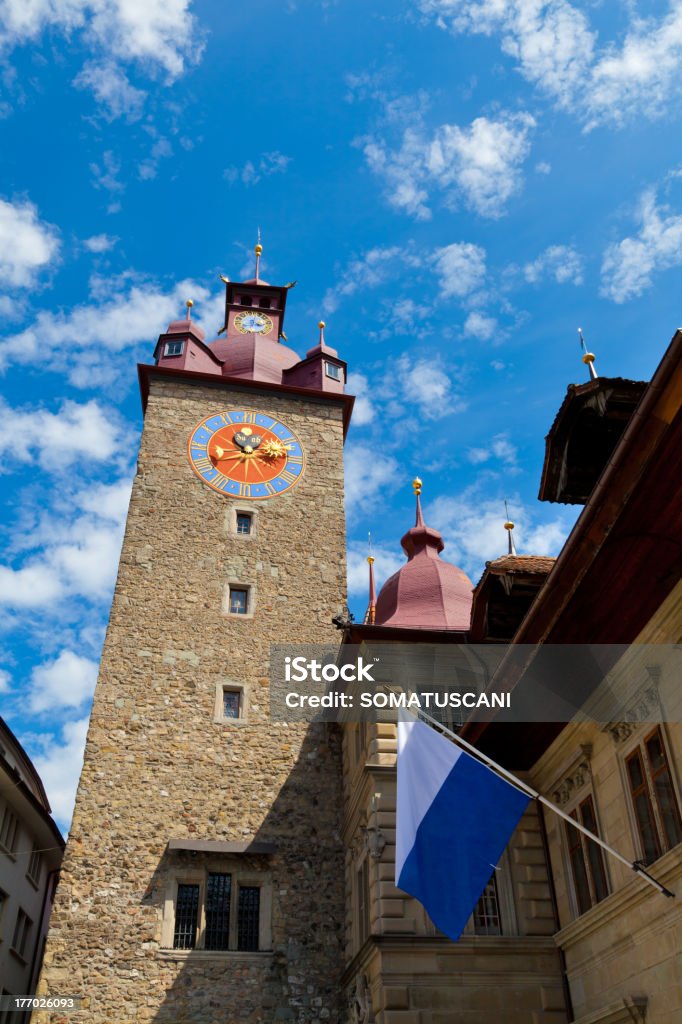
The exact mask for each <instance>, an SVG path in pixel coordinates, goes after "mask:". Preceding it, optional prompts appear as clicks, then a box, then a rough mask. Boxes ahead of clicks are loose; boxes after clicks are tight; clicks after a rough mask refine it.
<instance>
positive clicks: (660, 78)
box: [584, 0, 682, 128]
mask: <svg viewBox="0 0 682 1024" xmlns="http://www.w3.org/2000/svg"><path fill="white" fill-rule="evenodd" d="M681 70H682V2H680V0H672V2H671V4H670V11H669V13H668V14H667V16H666V17H664V18H662V19H661V20H660V21H658V22H657V21H656V20H655V19H654V18H648V19H640V18H637V19H636V20H634V22H633V24H632V26H631V28H630V31H629V32H628V34H627V35H626V37H625V40H624V42H623V45H622V46H621V47H620V49H618V48H616V47H615V46H613V45H611V46H609V47H607V49H606V51H605V52H604V54H603V55H602V56H601V58H600V59H599V60H598V62H597V63H596V65H595V66H594V68H593V69H592V75H591V80H590V83H589V89H588V90H586V92H585V99H584V105H585V112H586V117H587V127H588V128H593V127H595V126H596V125H598V124H606V123H612V124H615V125H617V126H621V125H623V124H625V123H626V122H628V121H630V120H632V119H633V118H634V117H635V116H638V115H642V114H644V115H646V116H647V117H650V118H656V117H660V116H661V115H662V114H664V113H665V112H666V111H667V110H668V109H670V107H671V106H672V105H673V104H674V103H675V100H677V101H678V102H679V99H680V92H681V89H680V78H681V74H680V72H681Z"/></svg>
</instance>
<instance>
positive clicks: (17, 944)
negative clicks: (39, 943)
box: [11, 907, 33, 960]
mask: <svg viewBox="0 0 682 1024" xmlns="http://www.w3.org/2000/svg"><path fill="white" fill-rule="evenodd" d="M32 927H33V921H32V920H31V918H30V917H29V916H28V914H27V913H26V911H25V910H24V909H23V907H19V909H18V910H17V920H16V923H15V925H14V934H13V935H12V946H11V948H12V952H14V953H16V954H17V956H19V957H20V958H21V959H22V960H26V959H28V955H29V942H28V940H29V936H30V934H31V928H32Z"/></svg>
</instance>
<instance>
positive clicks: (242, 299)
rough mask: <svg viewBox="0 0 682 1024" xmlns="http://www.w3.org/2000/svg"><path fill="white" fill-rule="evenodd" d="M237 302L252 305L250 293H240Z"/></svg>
mask: <svg viewBox="0 0 682 1024" xmlns="http://www.w3.org/2000/svg"><path fill="white" fill-rule="evenodd" d="M239 302H240V303H241V305H242V306H252V305H253V299H252V298H251V296H250V295H241V296H240V298H239Z"/></svg>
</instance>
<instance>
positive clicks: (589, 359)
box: [578, 327, 598, 380]
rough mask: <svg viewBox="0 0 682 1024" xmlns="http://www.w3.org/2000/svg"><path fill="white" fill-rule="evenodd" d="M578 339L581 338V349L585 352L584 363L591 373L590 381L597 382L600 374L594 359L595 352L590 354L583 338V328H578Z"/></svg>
mask: <svg viewBox="0 0 682 1024" xmlns="http://www.w3.org/2000/svg"><path fill="white" fill-rule="evenodd" d="M578 337H579V338H580V347H581V348H582V350H583V363H584V364H585V366H586V367H587V368H588V370H589V371H590V379H591V380H596V379H597V377H598V374H597V370H596V368H595V365H594V359H595V356H594V352H588V351H587V345H586V344H585V339H584V337H583V329H582V327H579V328H578Z"/></svg>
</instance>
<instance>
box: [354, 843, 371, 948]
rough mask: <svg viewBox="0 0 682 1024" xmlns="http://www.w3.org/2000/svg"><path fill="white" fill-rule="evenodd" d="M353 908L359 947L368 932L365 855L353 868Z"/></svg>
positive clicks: (367, 891)
mask: <svg viewBox="0 0 682 1024" xmlns="http://www.w3.org/2000/svg"><path fill="white" fill-rule="evenodd" d="M355 910H356V921H357V945H358V948H359V947H360V946H361V945H362V944H363V942H364V941H365V940H366V939H368V938H369V933H370V903H369V859H368V857H367V855H365V856H363V858H362V860H361V861H360V863H359V864H358V865H356V869H355Z"/></svg>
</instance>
